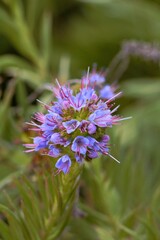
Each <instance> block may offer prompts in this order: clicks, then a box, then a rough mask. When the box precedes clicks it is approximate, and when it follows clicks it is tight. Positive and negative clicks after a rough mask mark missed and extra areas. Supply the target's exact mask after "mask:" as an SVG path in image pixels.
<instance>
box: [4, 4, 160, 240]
mask: <svg viewBox="0 0 160 240" xmlns="http://www.w3.org/2000/svg"><path fill="white" fill-rule="evenodd" d="M159 42H160V1H159V0H135V1H130V0H82V1H81V0H79V1H76V0H68V1H65V0H57V1H56V0H55V1H52V0H41V1H38V0H0V189H1V190H2V189H7V186H8V184H9V183H10V182H11V181H12V179H13V178H14V177H15V176H19V174H21V173H23V172H24V173H25V172H27V171H28V169H29V168H30V165H31V162H32V161H33V156H31V155H30V154H25V153H24V152H23V151H24V149H23V147H22V143H23V142H27V141H28V139H29V133H28V132H27V130H26V125H25V124H24V122H26V121H29V119H30V117H31V115H32V114H33V113H34V112H35V111H38V110H40V111H41V110H42V108H41V107H40V106H39V104H37V101H36V99H37V98H38V99H40V100H41V101H45V102H49V101H50V99H51V97H52V95H51V93H50V92H49V91H48V90H47V85H48V84H54V83H55V79H56V78H58V79H59V80H60V81H61V82H65V81H67V80H68V79H75V78H80V77H81V76H82V74H83V72H84V71H86V70H87V68H88V66H90V67H91V68H92V65H93V64H94V63H96V64H97V66H98V69H100V68H101V67H104V68H107V69H108V75H107V83H109V84H111V83H112V82H115V81H116V82H117V84H118V86H119V89H120V90H122V91H123V96H122V97H121V98H120V99H118V100H117V104H120V105H121V107H120V110H119V113H120V114H121V115H122V116H124V117H127V116H132V119H131V120H128V121H125V122H123V123H122V124H121V125H119V126H115V127H114V128H113V129H110V131H109V132H110V134H111V146H112V147H111V154H112V155H113V156H115V157H116V158H117V159H119V160H120V161H121V164H116V163H115V162H113V160H111V159H109V158H108V159H97V160H95V161H93V162H92V163H91V164H88V165H87V164H86V168H85V171H84V174H83V177H82V182H81V191H80V208H81V210H83V211H84V212H85V213H87V214H86V215H85V217H83V218H82V219H81V218H77V219H76V220H75V219H74V220H73V219H72V218H71V220H70V222H69V225H68V226H69V227H68V230H67V231H66V232H65V234H64V235H62V236H61V238H60V239H69V240H70V239H75V238H76V239H80V240H83V239H86V240H89V239H92V240H94V239H95V240H97V239H98V240H99V239H100V240H105V239H107V240H112V239H115V240H119V239H128V240H129V239H140V240H143V239H144V240H146V239H151V240H154V239H155V240H158V239H160V232H159V226H160V206H159V202H160V174H159V173H160V154H159V136H160V124H159V121H160V120H159V119H160V81H159V80H160V45H159ZM6 191H7V190H6ZM9 194H11V195H12V194H13V192H12V191H11V192H10V191H9ZM0 201H1V202H2V203H3V202H4V199H3V197H2V196H0Z"/></svg>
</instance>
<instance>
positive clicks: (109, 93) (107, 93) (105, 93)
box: [100, 85, 114, 99]
mask: <svg viewBox="0 0 160 240" xmlns="http://www.w3.org/2000/svg"><path fill="white" fill-rule="evenodd" d="M113 96H114V91H113V89H112V87H111V86H109V85H106V86H105V87H104V88H102V89H101V91H100V97H101V98H104V99H110V98H112V97H113Z"/></svg>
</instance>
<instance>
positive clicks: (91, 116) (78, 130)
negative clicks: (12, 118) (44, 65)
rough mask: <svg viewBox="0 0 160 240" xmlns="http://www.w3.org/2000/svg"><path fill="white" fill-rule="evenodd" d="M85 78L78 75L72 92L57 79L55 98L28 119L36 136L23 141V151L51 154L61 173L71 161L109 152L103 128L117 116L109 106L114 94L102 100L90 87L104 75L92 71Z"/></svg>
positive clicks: (111, 124) (106, 136)
mask: <svg viewBox="0 0 160 240" xmlns="http://www.w3.org/2000/svg"><path fill="white" fill-rule="evenodd" d="M89 78H90V81H88V82H84V78H83V79H82V84H81V87H80V89H78V91H77V92H76V93H74V92H73V90H72V89H71V88H70V87H69V86H61V85H60V84H59V83H58V87H57V88H53V93H54V95H55V96H56V100H55V101H54V102H52V103H51V104H50V105H46V104H43V105H44V106H45V109H46V114H42V113H36V114H35V116H34V118H33V121H31V123H29V125H30V126H31V128H30V129H31V130H33V131H35V132H36V133H37V134H38V136H36V137H34V139H33V143H31V144H25V147H26V148H28V150H26V152H31V151H40V153H42V154H46V155H48V156H50V157H52V158H53V159H55V160H56V164H55V167H56V168H57V169H58V172H60V171H63V173H64V174H66V173H68V172H69V170H70V167H71V165H72V162H73V161H75V162H77V163H79V164H82V163H83V162H84V160H92V159H94V158H97V157H98V155H99V154H104V155H109V156H110V154H109V148H108V142H109V136H108V135H106V131H107V129H108V127H112V126H113V125H115V124H117V123H118V122H119V121H120V120H121V118H120V117H119V116H115V115H114V112H115V111H116V110H117V108H114V109H111V107H112V105H111V101H113V100H114V99H115V98H116V96H118V94H117V95H115V94H114V93H113V94H110V95H108V98H109V100H107V101H106V100H104V98H103V97H102V98H101V96H99V95H98V94H97V93H96V91H95V89H94V86H93V82H94V83H95V82H96V81H97V82H98V81H99V83H103V82H104V75H103V74H102V73H100V74H99V76H98V75H97V73H96V72H93V71H92V72H91V74H90V75H89ZM110 97H111V98H110Z"/></svg>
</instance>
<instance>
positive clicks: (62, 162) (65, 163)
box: [55, 155, 72, 174]
mask: <svg viewBox="0 0 160 240" xmlns="http://www.w3.org/2000/svg"><path fill="white" fill-rule="evenodd" d="M71 165H72V162H71V159H70V157H69V156H68V155H64V156H63V157H61V158H59V159H58V161H57V162H56V165H55V167H56V168H58V171H59V172H61V171H62V172H64V174H66V173H68V171H69V169H70V167H71Z"/></svg>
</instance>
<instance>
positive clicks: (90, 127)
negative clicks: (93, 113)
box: [88, 123, 97, 134]
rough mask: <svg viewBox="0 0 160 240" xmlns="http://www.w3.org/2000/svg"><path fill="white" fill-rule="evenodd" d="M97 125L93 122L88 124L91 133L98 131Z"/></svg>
mask: <svg viewBox="0 0 160 240" xmlns="http://www.w3.org/2000/svg"><path fill="white" fill-rule="evenodd" d="M96 129H97V128H96V126H95V125H94V124H93V123H90V124H89V125H88V133H89V134H94V133H95V132H96Z"/></svg>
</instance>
